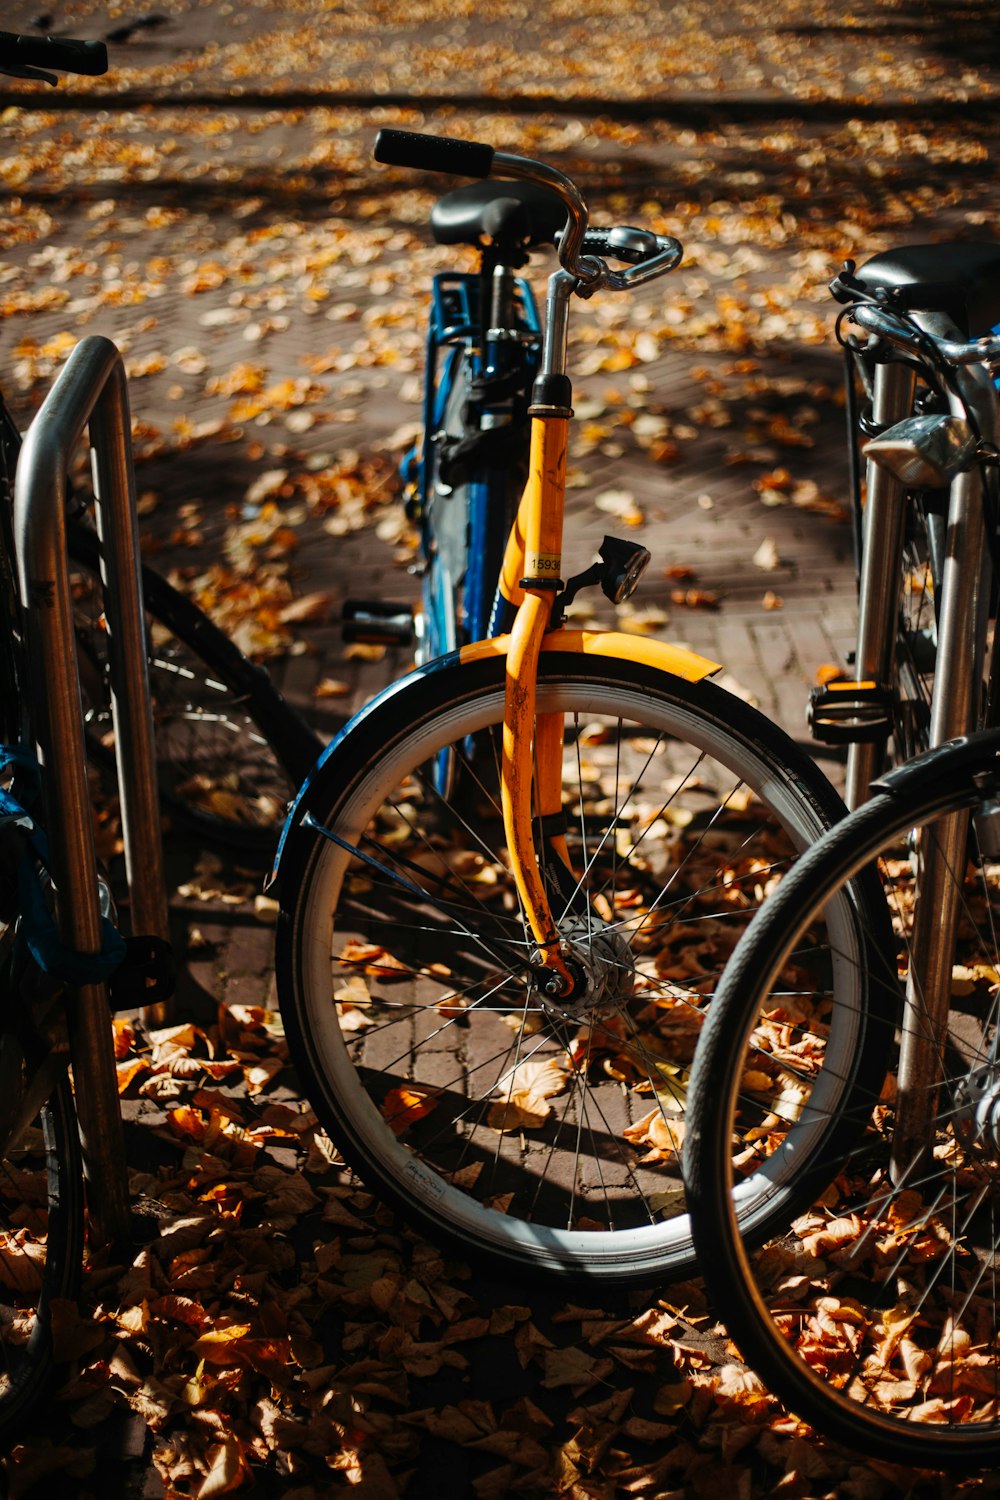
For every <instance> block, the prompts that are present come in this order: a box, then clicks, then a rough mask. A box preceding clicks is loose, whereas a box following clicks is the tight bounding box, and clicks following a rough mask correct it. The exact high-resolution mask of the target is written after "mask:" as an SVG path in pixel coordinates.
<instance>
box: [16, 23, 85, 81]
mask: <svg viewBox="0 0 1000 1500" xmlns="http://www.w3.org/2000/svg"><path fill="white" fill-rule="evenodd" d="M5 62H7V63H15V64H17V65H18V66H21V67H26V68H58V69H59V70H60V71H61V72H63V73H85V74H87V75H88V76H89V77H92V78H96V77H97V76H98V75H99V74H101V73H106V72H107V71H108V49H107V47H105V45H104V43H103V42H78V41H74V40H72V39H71V38H69V37H55V36H18V35H17V34H16V33H15V32H13V31H0V66H2V65H3V64H4V63H5Z"/></svg>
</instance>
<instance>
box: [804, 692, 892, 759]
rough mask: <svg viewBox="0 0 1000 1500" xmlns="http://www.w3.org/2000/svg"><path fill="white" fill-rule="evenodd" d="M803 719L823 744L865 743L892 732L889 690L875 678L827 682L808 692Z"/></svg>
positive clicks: (890, 695) (880, 738) (882, 737)
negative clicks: (870, 679) (804, 717)
mask: <svg viewBox="0 0 1000 1500" xmlns="http://www.w3.org/2000/svg"><path fill="white" fill-rule="evenodd" d="M806 723H807V724H808V725H809V730H810V733H811V734H812V737H813V739H815V740H819V741H820V743H821V744H824V745H865V744H871V743H873V742H875V741H877V740H882V739H885V738H887V736H888V735H889V734H890V733H891V732H892V694H891V693H890V692H889V690H888V689H887V688H883V687H880V686H879V685H878V683H877V682H853V681H850V680H845V681H842V682H828V683H825V684H824V685H823V686H822V687H815V688H813V689H812V691H811V692H810V694H809V703H808V705H807V707H806Z"/></svg>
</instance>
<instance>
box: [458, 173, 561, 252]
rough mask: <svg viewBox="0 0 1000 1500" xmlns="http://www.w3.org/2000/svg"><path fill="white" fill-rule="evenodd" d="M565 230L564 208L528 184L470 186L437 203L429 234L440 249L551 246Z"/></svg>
mask: <svg viewBox="0 0 1000 1500" xmlns="http://www.w3.org/2000/svg"><path fill="white" fill-rule="evenodd" d="M565 227H566V209H565V207H564V206H563V204H562V203H561V202H560V201H559V199H558V198H557V197H556V196H555V194H554V193H549V192H547V191H546V190H545V188H540V187H537V186H536V185H535V184H534V183H532V182H472V183H469V184H468V185H467V186H465V187H460V188H455V189H454V191H453V192H450V193H445V195H444V197H443V198H439V199H438V201H437V202H436V203H435V205H434V207H433V208H432V210H431V231H432V233H433V235H434V238H435V240H436V241H437V243H438V244H439V245H478V244H479V242H480V241H481V240H482V239H483V238H484V237H486V236H488V237H489V238H490V239H491V240H493V241H494V242H499V243H501V244H503V243H510V244H517V245H525V246H527V247H529V248H531V247H532V246H536V245H551V244H553V243H554V242H555V238H556V235H557V234H558V233H559V232H560V230H561V229H564V228H565Z"/></svg>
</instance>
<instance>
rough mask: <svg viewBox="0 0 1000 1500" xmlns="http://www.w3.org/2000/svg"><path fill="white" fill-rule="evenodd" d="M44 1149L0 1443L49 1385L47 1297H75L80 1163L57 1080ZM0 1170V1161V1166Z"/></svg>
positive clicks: (70, 1111) (68, 1102)
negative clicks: (43, 1212) (27, 1318)
mask: <svg viewBox="0 0 1000 1500" xmlns="http://www.w3.org/2000/svg"><path fill="white" fill-rule="evenodd" d="M40 1121H41V1126H42V1131H43V1137H44V1141H45V1149H46V1153H47V1168H46V1175H47V1184H48V1232H47V1235H46V1246H45V1262H44V1269H43V1270H42V1272H41V1276H42V1284H41V1288H40V1291H39V1295H38V1303H37V1307H36V1310H35V1317H34V1323H33V1326H32V1329H31V1333H30V1335H29V1338H28V1341H27V1344H26V1345H25V1347H24V1349H23V1351H22V1353H21V1357H20V1359H19V1361H18V1364H17V1367H16V1369H14V1370H13V1371H10V1370H4V1369H0V1443H4V1442H7V1441H10V1440H11V1439H13V1438H14V1437H15V1436H16V1434H17V1432H18V1430H19V1429H20V1428H21V1426H22V1424H23V1423H24V1422H25V1420H26V1419H27V1418H28V1417H29V1416H30V1414H31V1412H32V1411H33V1410H34V1409H35V1408H36V1407H37V1405H38V1403H39V1401H40V1400H41V1398H42V1397H43V1396H44V1394H45V1392H46V1390H47V1389H48V1388H49V1384H50V1381H51V1379H52V1376H53V1368H54V1363H55V1355H56V1353H57V1351H56V1350H54V1348H53V1343H52V1327H51V1316H52V1303H53V1302H55V1301H57V1300H69V1301H75V1300H76V1298H77V1297H78V1295H79V1290H80V1274H81V1269H82V1265H83V1249H84V1193H83V1164H82V1158H81V1151H80V1138H79V1131H78V1128H77V1121H76V1111H75V1109H74V1105H73V1092H72V1089H71V1087H70V1084H69V1080H68V1078H66V1077H65V1076H63V1077H62V1078H60V1079H59V1080H58V1082H57V1083H56V1085H55V1087H54V1088H53V1090H52V1093H51V1095H50V1096H49V1098H48V1099H47V1100H46V1102H45V1104H44V1105H43V1106H42V1109H41V1111H40ZM2 1171H3V1167H2V1165H0V1172H2Z"/></svg>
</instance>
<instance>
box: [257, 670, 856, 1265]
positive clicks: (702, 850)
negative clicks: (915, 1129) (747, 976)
mask: <svg viewBox="0 0 1000 1500" xmlns="http://www.w3.org/2000/svg"><path fill="white" fill-rule="evenodd" d="M504 666H505V664H504V662H503V661H501V660H493V661H489V662H479V663H475V664H471V665H464V666H458V665H454V664H452V665H449V664H447V663H443V664H441V663H439V664H436V665H435V666H434V667H432V668H430V669H428V670H427V671H424V672H418V673H415V674H413V676H412V677H411V678H410V679H409V680H408V681H406V682H404V683H403V684H397V685H396V686H395V687H394V688H393V689H391V690H390V691H389V692H388V693H387V694H386V695H384V697H383V699H382V700H381V701H380V702H376V703H375V704H374V705H372V706H371V707H370V708H369V709H368V710H366V711H365V713H364V714H363V715H361V716H360V717H359V718H358V719H357V720H355V722H354V724H353V726H351V727H350V728H349V729H348V730H347V731H346V732H345V735H344V736H343V737H342V739H341V741H340V742H339V743H337V744H336V745H335V746H334V747H333V749H332V750H331V752H330V754H329V755H328V756H327V757H326V758H325V760H324V762H323V764H322V766H321V767H320V769H319V770H318V772H317V773H316V775H315V777H314V778H313V779H312V780H311V783H310V784H309V785H308V786H307V788H306V789H305V791H304V793H303V794H302V796H301V798H300V800H299V803H298V804H297V806H296V809H295V811H294V812H293V816H292V818H291V820H290V824H289V829H288V832H287V834H286V840H285V849H284V852H283V856H282V861H281V866H280V889H281V893H282V894H281V915H280V920H279V925H278V941H277V956H276V964H277V979H278V993H279V999H280V1004H281V1009H282V1014H283V1017H284V1021H285V1026H286V1031H287V1035H288V1039H289V1044H290V1047H291V1050H292V1055H293V1058H294V1061H295V1063H296V1065H297V1067H298V1069H299V1070H300V1073H301V1076H302V1079H303V1083H304V1087H305V1091H306V1093H307V1095H308V1097H309V1098H310V1100H311V1102H312V1104H313V1106H314V1108H315V1109H316V1111H317V1113H318V1115H319V1117H320V1119H321V1120H322V1122H323V1124H324V1126H325V1128H326V1129H327V1130H328V1131H329V1133H330V1134H331V1136H332V1137H333V1139H334V1140H335V1142H336V1143H337V1144H338V1145H339V1147H340V1148H341V1150H342V1151H343V1153H344V1155H345V1157H346V1158H347V1159H348V1160H349V1162H350V1163H351V1165H352V1166H353V1167H354V1168H355V1170H356V1171H357V1172H358V1173H359V1174H360V1175H361V1176H362V1178H364V1179H365V1180H366V1181H368V1182H369V1183H370V1184H371V1185H372V1186H373V1187H374V1188H375V1189H377V1190H378V1191H379V1192H380V1193H381V1194H383V1195H384V1196H385V1197H386V1198H387V1199H389V1200H390V1201H391V1202H393V1203H394V1204H395V1205H396V1206H397V1207H399V1208H400V1209H401V1210H402V1212H403V1213H404V1214H405V1215H407V1216H409V1217H410V1218H412V1219H414V1220H415V1221H416V1222H417V1223H418V1224H419V1225H420V1226H421V1227H422V1228H423V1229H424V1230H426V1231H427V1232H428V1233H429V1234H431V1235H432V1236H433V1235H440V1234H445V1235H447V1236H449V1237H450V1239H451V1240H452V1242H453V1243H455V1244H457V1245H458V1247H459V1248H460V1249H461V1250H463V1251H464V1252H466V1253H468V1254H470V1255H473V1256H482V1257H487V1258H489V1259H490V1260H492V1261H493V1262H494V1264H498V1265H499V1266H500V1267H501V1268H502V1269H503V1270H505V1271H506V1272H507V1273H513V1272H518V1271H522V1272H523V1271H524V1270H525V1269H526V1268H527V1269H534V1270H537V1271H540V1272H550V1273H553V1274H562V1275H576V1276H583V1277H590V1278H595V1279H600V1280H602V1281H604V1282H605V1283H608V1284H612V1283H619V1284H629V1283H635V1284H643V1283H648V1282H651V1281H655V1280H656V1279H663V1278H668V1277H670V1276H677V1275H681V1274H684V1273H687V1272H689V1271H690V1270H692V1269H693V1267H694V1264H695V1263H694V1258H693V1247H692V1242H691V1236H690V1226H689V1223H688V1219H687V1215H686V1212H685V1209H684V1190H683V1184H682V1180H681V1176H680V1169H679V1159H680V1156H681V1155H682V1153H683V1150H684V1125H685V1107H686V1096H687V1088H688V1074H689V1068H690V1064H691V1059H692V1056H693V1053H694V1047H695V1042H696V1040H697V1036H698V1032H699V1029H700V1027H701V1024H702V1022H703V1019H704V1017H705V1014H706V1013H710V1011H711V1006H712V1003H713V1001H712V997H713V995H714V992H715V988H716V985H717V983H718V979H719V975H720V974H721V972H722V968H723V965H724V963H725V961H726V959H727V957H728V956H729V953H730V952H731V951H732V948H733V947H734V945H735V943H736V940H737V938H738V936H739V935H740V934H741V933H742V932H743V930H744V928H745V927H746V925H747V922H748V921H749V919H750V916H751V915H752V914H753V912H754V911H755V910H756V908H757V906H758V905H759V904H760V902H761V901H762V900H763V897H764V895H765V893H766V892H767V890H769V889H770V888H771V887H772V886H774V885H775V884H776V883H778V882H779V881H780V880H781V879H782V877H783V875H784V873H785V872H786V871H787V870H788V868H789V867H790V866H791V864H792V863H793V862H794V860H795V859H796V857H797V855H798V854H799V853H800V852H801V851H802V850H803V849H804V848H806V847H807V846H808V845H809V844H810V843H811V842H812V841H813V840H814V839H815V838H816V837H817V836H818V835H819V833H820V832H821V831H822V829H823V828H824V827H826V826H827V825H828V824H829V823H830V822H831V821H833V820H834V819H835V818H836V817H837V815H838V812H840V811H842V806H841V804H840V803H839V801H838V799H837V798H836V796H835V795H834V794H833V792H832V791H831V789H830V787H829V784H828V783H827V782H826V781H825V780H824V778H823V777H822V776H821V775H820V774H819V773H818V772H816V770H815V768H814V767H813V766H812V764H811V762H810V761H808V760H807V759H806V757H805V756H803V755H802V754H801V753H800V752H798V751H797V750H796V749H795V747H794V746H793V745H792V743H791V742H790V741H789V740H788V739H787V737H786V736H784V735H783V734H782V733H781V732H780V731H779V730H777V729H776V728H775V727H774V726H773V725H771V724H769V723H768V722H767V721H766V720H765V719H763V718H762V716H761V715H759V714H758V713H756V712H755V711H754V710H752V709H750V708H748V707H747V706H746V705H745V704H743V703H741V702H739V701H738V700H736V699H734V698H732V697H731V696H730V695H728V694H726V693H724V692H722V691H721V690H720V689H718V688H716V687H715V686H713V685H712V684H710V683H697V684H691V683H686V682H683V681H681V680H680V679H678V678H675V677H672V676H669V675H667V674H665V673H662V672H657V671H653V670H651V669H649V668H646V667H643V666H641V665H639V664H636V663H626V662H618V661H610V660H607V661H605V660H600V659H598V658H594V657H588V658H586V659H584V658H581V657H578V656H574V655H572V654H560V655H556V654H552V655H549V654H548V653H546V654H545V655H544V656H543V659H542V667H541V670H540V675H539V690H538V708H539V713H545V714H553V715H558V716H560V717H561V719H562V722H563V726H564V764H563V803H564V811H565V817H566V833H565V835H564V837H565V840H566V845H565V847H568V852H569V856H570V861H571V864H572V875H571V876H569V877H567V873H566V867H565V865H564V864H561V865H560V868H559V869H558V870H557V869H556V868H555V865H554V863H552V861H554V860H555V855H554V854H553V852H552V850H551V848H550V847H549V846H548V845H543V853H544V852H545V851H546V850H548V859H549V861H550V862H549V864H548V865H547V870H548V873H549V875H550V876H551V878H552V888H553V894H552V902H553V911H554V914H555V915H556V917H557V920H558V921H559V925H560V930H561V932H562V934H563V937H564V939H565V941H566V942H567V944H569V945H570V947H571V948H572V951H573V953H574V955H575V956H576V958H577V960H578V962H579V963H580V964H581V966H582V967H583V968H584V969H585V970H586V972H587V975H588V979H587V984H586V987H585V990H586V992H585V993H584V994H583V995H581V997H580V998H579V999H578V1000H576V1001H574V1002H573V1003H572V1004H567V1005H565V1006H560V1005H559V1004H558V1003H557V1002H553V1001H551V1000H550V999H548V998H547V997H546V996H545V994H544V992H543V988H542V986H541V985H540V984H539V982H538V970H537V966H536V965H535V963H534V960H535V958H536V954H535V951H534V945H533V943H532V941H531V937H530V934H529V932H528V929H527V926H526V924H525V921H524V919H523V916H522V913H521V911H520V909H519V906H518V900H517V895H516V890H515V886H514V881H513V878H512V875H511V872H510V860H509V856H508V851H507V849H506V847H505V841H504V834H503V825H502V819H501V814H500V790H499V777H500V771H499V764H500V757H499V748H498V746H499V726H500V725H501V723H502V718H503V702H504ZM471 745H474V746H475V753H474V755H471V756H470V751H469V748H468V747H469V746H471ZM443 750H447V751H448V752H449V753H450V754H451V756H452V757H453V758H454V764H455V769H456V774H455V776H454V777H453V778H451V782H450V786H449V791H448V793H447V795H446V794H445V793H443V792H442V791H441V790H440V787H439V785H438V780H437V778H436V776H435V774H434V768H435V765H436V764H437V760H438V757H439V756H440V755H441V753H442V751H443ZM557 887H558V895H557V893H556V892H557ZM859 900H861V896H860V895H859V892H858V891H857V890H855V889H853V888H852V889H850V890H848V891H846V892H845V893H844V896H843V897H842V899H840V900H839V901H838V902H837V903H836V904H835V910H834V911H833V912H832V913H831V918H830V921H831V925H832V927H833V929H834V930H835V935H836V947H837V949H838V950H840V949H842V950H843V951H844V952H846V953H849V954H852V955H854V958H855V962H854V963H851V964H845V965H835V968H836V969H837V973H836V974H833V975H831V976H829V983H830V984H832V985H834V986H835V987H836V989H837V994H838V1000H839V1002H840V1003H839V1004H838V1006H837V1009H836V1025H835V1026H833V1027H831V1028H829V1032H828V1034H826V1035H824V1036H823V1037H822V1039H820V1038H814V1037H813V1031H814V1030H815V1029H816V1028H815V1026H814V1018H813V1016H812V1014H811V1013H807V1008H806V1007H802V1008H801V1010H800V1012H799V1014H798V1017H797V1019H789V1021H788V1030H789V1035H790V1037H791V1040H790V1042H789V1047H790V1049H791V1050H792V1051H794V1043H795V1041H796V1040H797V1039H800V1040H801V1041H802V1043H803V1050H804V1046H805V1040H806V1039H807V1038H808V1039H809V1041H810V1043H811V1045H812V1047H813V1056H812V1061H811V1062H810V1067H812V1066H814V1065H816V1059H817V1058H818V1060H819V1066H820V1067H821V1071H822V1072H823V1073H824V1075H825V1076H826V1078H827V1081H828V1086H829V1090H830V1096H831V1097H830V1103H831V1109H830V1111H829V1112H828V1118H829V1119H832V1118H833V1117H834V1115H835V1113H836V1112H835V1110H834V1109H833V1105H834V1104H836V1103H837V1102H845V1101H846V1102H848V1103H849V1101H850V1099H851V1098H852V1097H853V1093H854V1091H855V1090H856V1089H858V1088H860V1089H861V1090H862V1091H863V1092H864V1091H865V1090H866V1089H867V1088H868V1087H869V1086H870V1084H869V1083H868V1075H870V1074H871V1072H872V1068H873V1067H874V1069H875V1071H876V1072H877V1071H878V1070H879V1067H880V1059H873V1058H872V1055H871V1046H870V1042H871V1040H872V1036H873V1035H874V1036H875V1037H876V1039H878V1033H877V1032H875V1033H873V1032H872V1029H871V1027H870V1025H869V1016H868V1009H867V998H866V993H865V986H864V973H865V965H864V963H863V962H862V960H861V953H860V950H861V947H862V946H863V944H864V942H865V941H866V934H865V920H864V919H863V918H862V916H861V915H860V914H859V912H858V910H857V905H858V902H859ZM841 980H843V983H841ZM818 1024H819V1023H818V1022H817V1023H816V1025H818ZM882 1039H883V1040H884V1038H882ZM824 1058H825V1061H826V1064H827V1066H826V1067H822V1066H821V1065H822V1063H823V1061H824ZM789 1069H790V1070H791V1071H794V1064H793V1063H791V1062H790V1063H789ZM830 1146H831V1140H830V1129H829V1124H828V1119H825V1120H824V1122H823V1124H822V1127H821V1128H819V1129H818V1130H817V1131H816V1132H815V1133H814V1135H813V1137H812V1138H811V1139H810V1141H809V1142H808V1149H809V1151H810V1152H811V1153H815V1154H817V1155H822V1154H823V1153H824V1152H826V1151H827V1150H828V1149H829V1148H830ZM799 1170H800V1168H799V1163H798V1161H793V1160H791V1159H788V1160H785V1161H783V1162H782V1163H781V1164H780V1167H779V1168H778V1169H777V1171H776V1172H775V1174H774V1176H773V1179H772V1180H769V1182H768V1184H767V1187H768V1191H769V1192H770V1193H771V1195H772V1200H771V1204H770V1207H771V1211H772V1212H774V1211H777V1212H779V1213H780V1212H781V1211H782V1209H783V1208H784V1207H785V1206H786V1205H787V1202H788V1196H789V1194H791V1193H794V1191H795V1180H796V1176H797V1174H798V1172H799Z"/></svg>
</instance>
